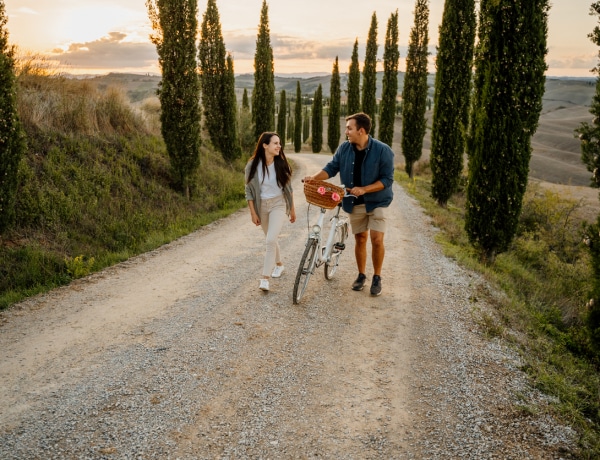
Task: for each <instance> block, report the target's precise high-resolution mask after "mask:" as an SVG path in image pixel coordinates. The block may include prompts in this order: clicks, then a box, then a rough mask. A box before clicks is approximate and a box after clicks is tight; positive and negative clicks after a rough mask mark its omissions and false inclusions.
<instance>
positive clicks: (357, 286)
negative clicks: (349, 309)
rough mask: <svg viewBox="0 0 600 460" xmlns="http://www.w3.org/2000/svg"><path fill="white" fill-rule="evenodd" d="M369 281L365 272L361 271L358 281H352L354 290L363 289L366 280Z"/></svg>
mask: <svg viewBox="0 0 600 460" xmlns="http://www.w3.org/2000/svg"><path fill="white" fill-rule="evenodd" d="M366 281H367V277H366V275H365V274H364V273H359V274H358V278H356V281H355V282H354V283H352V290H354V291H362V290H363V288H364V287H365V282H366Z"/></svg>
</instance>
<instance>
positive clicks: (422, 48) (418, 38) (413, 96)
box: [402, 0, 429, 178]
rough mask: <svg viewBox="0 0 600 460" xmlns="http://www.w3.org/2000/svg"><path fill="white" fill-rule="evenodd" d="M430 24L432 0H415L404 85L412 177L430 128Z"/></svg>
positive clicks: (405, 148)
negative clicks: (428, 111) (428, 83)
mask: <svg viewBox="0 0 600 460" xmlns="http://www.w3.org/2000/svg"><path fill="white" fill-rule="evenodd" d="M428 27H429V0H416V4H415V23H414V25H413V28H412V29H411V31H410V40H409V43H408V56H407V57H406V75H405V76H404V88H403V89H402V154H403V155H404V159H405V170H406V173H407V174H408V175H409V177H411V178H412V177H413V166H414V164H415V163H416V162H417V161H418V160H419V159H420V158H421V154H422V153H423V138H424V137H425V130H426V129H427V120H426V119H425V111H426V109H427V56H428V55H429V52H428V51H427V45H428V44H429V36H428V32H427V29H428Z"/></svg>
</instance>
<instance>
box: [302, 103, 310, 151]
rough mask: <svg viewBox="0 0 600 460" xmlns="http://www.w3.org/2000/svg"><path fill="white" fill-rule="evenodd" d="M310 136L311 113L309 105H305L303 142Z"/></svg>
mask: <svg viewBox="0 0 600 460" xmlns="http://www.w3.org/2000/svg"><path fill="white" fill-rule="evenodd" d="M309 137H310V115H309V114H308V107H304V122H303V125H302V143H305V142H306V141H307V140H308V138H309Z"/></svg>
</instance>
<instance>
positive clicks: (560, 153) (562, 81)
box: [90, 74, 595, 186]
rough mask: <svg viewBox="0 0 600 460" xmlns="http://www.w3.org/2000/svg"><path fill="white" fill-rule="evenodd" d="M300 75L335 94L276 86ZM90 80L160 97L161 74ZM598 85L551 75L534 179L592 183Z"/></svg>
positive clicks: (135, 95) (246, 84)
mask: <svg viewBox="0 0 600 460" xmlns="http://www.w3.org/2000/svg"><path fill="white" fill-rule="evenodd" d="M345 78H346V75H345V74H342V75H341V80H342V87H343V86H344V82H345V80H344V79H345ZM298 80H299V81H300V86H301V91H302V94H304V95H306V94H314V92H315V91H316V88H317V86H318V85H319V84H321V85H322V88H323V94H324V96H325V97H327V96H329V83H330V76H328V75H327V76H316V77H310V78H301V79H298V78H294V77H276V79H275V87H276V90H277V91H281V90H282V89H285V90H286V93H287V94H288V95H290V96H293V95H295V92H296V82H297V81H298ZM379 80H381V75H379ZM90 81H91V82H93V83H95V84H96V85H98V87H99V88H105V87H107V86H119V87H121V88H123V90H124V91H125V92H126V93H127V95H128V96H129V98H130V100H131V101H132V102H139V101H141V100H143V99H145V98H147V97H154V95H155V91H156V88H157V86H158V83H159V81H160V77H157V76H152V75H132V74H109V75H106V76H102V77H95V78H91V79H90ZM403 81H404V80H403V74H400V75H399V78H398V82H399V85H400V88H401V85H402V82H403ZM429 81H430V85H431V86H433V81H434V80H433V76H431V75H430V78H429ZM253 83H254V81H253V76H252V75H238V76H236V86H237V93H238V99H239V100H240V101H241V94H242V93H243V89H244V88H247V89H248V91H249V92H251V91H252V85H253ZM380 90H381V88H380V87H379V91H380ZM594 90H595V86H594V80H593V79H592V78H590V79H585V80H582V79H566V78H549V79H548V80H547V82H546V92H545V95H544V108H543V112H542V115H541V117H540V123H539V127H538V130H537V132H536V134H535V136H534V138H533V156H532V159H531V163H530V176H531V177H532V178H534V179H538V180H541V181H547V182H551V183H555V184H563V185H576V186H588V185H589V180H590V173H589V172H588V171H587V170H586V169H585V166H584V165H583V164H582V163H581V153H580V147H579V141H578V140H577V139H576V138H575V136H574V130H575V128H577V127H578V126H579V125H580V123H581V122H583V121H587V122H590V121H591V118H592V117H591V114H590V113H589V107H590V104H591V101H592V97H593V95H594ZM400 91H401V90H400ZM430 95H431V96H432V95H433V90H430ZM428 116H429V117H431V112H429V113H428ZM341 126H343V122H341ZM342 132H343V130H342ZM401 132H402V127H401V121H400V118H398V121H397V123H396V130H395V133H394V141H393V145H392V147H393V149H394V151H395V152H396V153H397V161H398V162H400V163H403V157H402V155H401V151H402V149H401V147H400V139H401ZM324 133H327V120H325V126H324ZM325 140H326V139H325ZM325 144H326V142H325ZM430 148H431V142H430V131H428V132H427V134H426V136H425V139H424V143H423V159H426V158H428V157H429V153H430ZM326 149H327V146H326V145H324V150H326Z"/></svg>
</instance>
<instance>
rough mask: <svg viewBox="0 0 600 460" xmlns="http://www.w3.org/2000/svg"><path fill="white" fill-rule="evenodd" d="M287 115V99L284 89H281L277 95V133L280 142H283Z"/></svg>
mask: <svg viewBox="0 0 600 460" xmlns="http://www.w3.org/2000/svg"><path fill="white" fill-rule="evenodd" d="M286 117H287V100H286V98H285V89H283V90H281V95H280V97H279V113H278V114H277V134H279V138H280V139H281V142H282V143H283V144H285V139H286V137H285V123H286Z"/></svg>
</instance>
